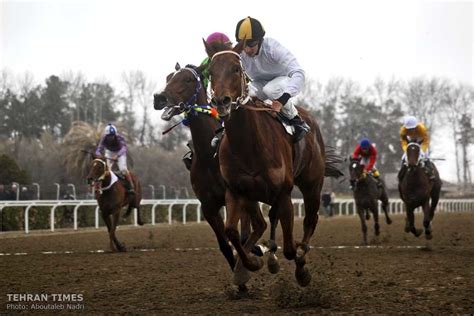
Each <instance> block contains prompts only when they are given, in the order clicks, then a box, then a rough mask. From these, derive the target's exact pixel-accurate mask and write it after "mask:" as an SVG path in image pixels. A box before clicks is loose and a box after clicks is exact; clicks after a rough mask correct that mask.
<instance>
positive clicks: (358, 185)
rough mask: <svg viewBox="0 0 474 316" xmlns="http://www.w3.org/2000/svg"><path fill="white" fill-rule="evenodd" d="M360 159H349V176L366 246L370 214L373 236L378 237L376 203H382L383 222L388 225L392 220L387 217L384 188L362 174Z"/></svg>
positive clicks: (386, 201) (386, 197) (368, 176)
mask: <svg viewBox="0 0 474 316" xmlns="http://www.w3.org/2000/svg"><path fill="white" fill-rule="evenodd" d="M360 161H361V159H360V158H353V157H351V158H350V164H349V174H350V179H351V182H354V183H355V187H354V200H355V203H356V209H357V214H358V215H359V218H360V223H361V225H362V234H363V242H364V244H365V245H367V225H366V223H365V221H366V220H369V219H370V212H372V215H373V216H374V232H375V236H378V235H380V225H379V209H378V201H379V200H380V201H381V202H382V209H383V211H384V213H385V220H386V222H387V224H388V225H390V224H391V223H392V220H391V219H390V217H389V216H388V210H387V208H388V195H387V192H386V191H385V188H384V187H378V186H377V183H376V181H375V179H374V178H373V177H372V176H371V175H368V174H366V173H364V165H362V164H361V163H360Z"/></svg>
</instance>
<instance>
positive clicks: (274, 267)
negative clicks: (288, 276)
mask: <svg viewBox="0 0 474 316" xmlns="http://www.w3.org/2000/svg"><path fill="white" fill-rule="evenodd" d="M268 217H269V219H270V239H269V240H268V241H267V247H268V249H269V254H268V260H267V268H268V271H269V272H270V273H272V274H275V273H278V271H280V264H279V263H278V258H277V256H276V254H275V253H276V252H277V250H278V245H277V243H276V242H275V238H276V228H277V226H278V209H277V208H276V206H272V207H271V208H270V211H269V212H268Z"/></svg>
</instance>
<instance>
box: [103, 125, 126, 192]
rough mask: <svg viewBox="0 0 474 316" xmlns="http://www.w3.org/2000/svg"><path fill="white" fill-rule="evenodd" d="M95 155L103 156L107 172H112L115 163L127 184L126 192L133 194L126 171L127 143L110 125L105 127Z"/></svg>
mask: <svg viewBox="0 0 474 316" xmlns="http://www.w3.org/2000/svg"><path fill="white" fill-rule="evenodd" d="M95 154H96V155H97V156H102V155H103V156H105V158H106V159H107V166H108V167H109V170H112V167H113V164H114V163H117V166H118V168H119V170H120V172H121V173H122V174H123V175H124V176H125V179H126V180H127V182H128V183H127V184H128V185H127V186H128V192H129V193H132V194H134V193H135V191H134V189H135V188H134V185H133V181H132V178H131V176H130V172H129V171H128V169H127V143H126V141H125V138H124V137H123V136H122V135H120V134H119V133H118V132H117V128H116V127H115V126H114V125H112V124H111V123H109V124H108V125H107V126H106V127H105V130H104V135H103V136H102V138H101V139H100V141H99V145H98V146H97V149H96V151H95Z"/></svg>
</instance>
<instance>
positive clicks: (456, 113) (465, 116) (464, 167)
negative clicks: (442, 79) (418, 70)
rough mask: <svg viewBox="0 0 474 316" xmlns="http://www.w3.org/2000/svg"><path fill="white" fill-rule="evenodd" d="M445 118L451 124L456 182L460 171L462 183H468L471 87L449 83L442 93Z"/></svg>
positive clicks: (471, 108) (473, 101) (472, 99)
mask: <svg viewBox="0 0 474 316" xmlns="http://www.w3.org/2000/svg"><path fill="white" fill-rule="evenodd" d="M444 101H445V107H444V111H443V112H444V113H445V114H446V116H445V119H446V120H447V122H448V123H449V124H450V125H451V130H452V137H453V145H454V153H455V156H456V176H457V181H458V183H461V172H462V173H463V181H462V182H463V183H464V184H468V183H470V170H469V161H468V159H467V149H468V148H467V147H468V145H469V143H470V139H469V135H468V134H469V127H470V119H469V117H470V115H472V113H473V106H472V104H473V103H474V89H473V88H472V87H469V86H466V85H463V84H458V85H449V87H448V89H446V91H445V95H444ZM459 146H461V149H462V156H463V157H462V164H461V163H460V158H461V157H460V153H459Z"/></svg>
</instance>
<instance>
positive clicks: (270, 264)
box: [267, 252, 280, 274]
mask: <svg viewBox="0 0 474 316" xmlns="http://www.w3.org/2000/svg"><path fill="white" fill-rule="evenodd" d="M267 268H268V272H270V273H271V274H277V273H278V271H280V263H279V262H278V258H277V256H276V255H275V254H274V253H273V252H272V253H270V254H269V256H268V260H267Z"/></svg>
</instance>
